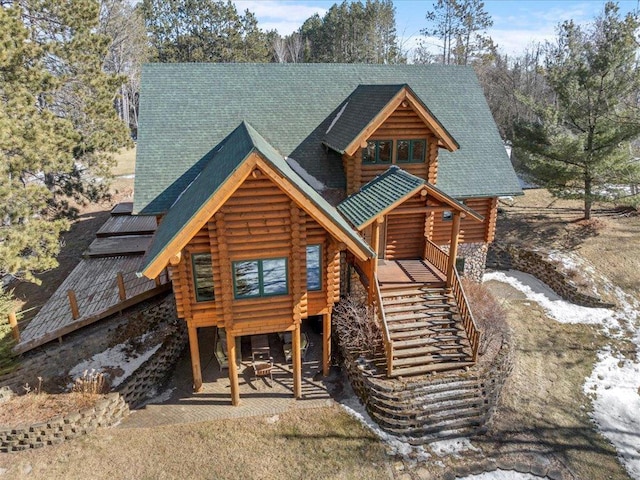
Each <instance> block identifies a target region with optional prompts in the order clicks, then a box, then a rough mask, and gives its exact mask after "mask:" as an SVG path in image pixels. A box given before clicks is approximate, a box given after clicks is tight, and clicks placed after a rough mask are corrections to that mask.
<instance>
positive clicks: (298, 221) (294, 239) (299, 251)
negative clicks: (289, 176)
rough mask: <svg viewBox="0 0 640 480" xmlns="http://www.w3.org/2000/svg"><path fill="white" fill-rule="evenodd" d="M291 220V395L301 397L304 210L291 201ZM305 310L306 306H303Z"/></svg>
mask: <svg viewBox="0 0 640 480" xmlns="http://www.w3.org/2000/svg"><path fill="white" fill-rule="evenodd" d="M289 215H290V220H291V273H290V276H291V293H292V294H293V323H294V325H295V330H294V331H293V332H292V333H293V339H292V345H291V348H292V359H293V395H294V396H295V398H301V397H302V355H301V352H300V324H301V323H302V310H303V305H302V304H303V301H305V302H306V295H305V293H306V279H307V278H306V269H305V268H303V261H302V260H303V259H304V258H306V246H305V245H304V242H303V240H304V239H305V238H306V233H305V231H304V229H305V225H306V219H305V217H304V212H301V211H300V209H299V208H298V206H297V205H296V204H295V203H294V202H291V207H290V211H289ZM305 310H306V306H305Z"/></svg>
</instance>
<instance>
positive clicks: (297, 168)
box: [285, 157, 327, 192]
mask: <svg viewBox="0 0 640 480" xmlns="http://www.w3.org/2000/svg"><path fill="white" fill-rule="evenodd" d="M285 160H286V161H287V163H288V164H289V166H290V167H291V168H292V169H293V171H294V172H296V173H297V174H298V175H300V177H301V178H302V179H303V180H304V181H305V182H307V183H308V184H309V185H310V186H311V188H313V189H314V190H315V191H317V192H321V191H323V190H326V189H327V186H326V185H325V184H324V183H322V182H321V181H320V180H318V179H317V178H316V177H314V176H313V175H311V174H310V173H309V172H307V171H306V170H305V169H304V168H302V166H301V165H300V164H299V163H298V162H296V161H295V160H294V159H293V158H290V157H285Z"/></svg>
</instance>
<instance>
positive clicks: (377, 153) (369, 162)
mask: <svg viewBox="0 0 640 480" xmlns="http://www.w3.org/2000/svg"><path fill="white" fill-rule="evenodd" d="M381 143H389V144H390V145H389V160H388V161H383V160H380V144H381ZM369 144H374V145H375V149H374V151H375V155H374V157H373V160H371V159H366V158H365V156H366V155H367V152H368V151H369ZM362 163H363V164H364V165H392V164H393V140H369V141H368V142H367V146H366V147H364V148H363V149H362Z"/></svg>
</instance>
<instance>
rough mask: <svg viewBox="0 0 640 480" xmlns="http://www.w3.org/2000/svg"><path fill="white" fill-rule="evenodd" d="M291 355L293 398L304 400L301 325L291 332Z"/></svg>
mask: <svg viewBox="0 0 640 480" xmlns="http://www.w3.org/2000/svg"><path fill="white" fill-rule="evenodd" d="M291 333H292V335H291V337H292V338H291V348H292V351H291V354H292V360H293V396H294V397H295V398H302V355H301V354H300V324H299V323H297V324H296V326H295V328H294V330H293V332H291Z"/></svg>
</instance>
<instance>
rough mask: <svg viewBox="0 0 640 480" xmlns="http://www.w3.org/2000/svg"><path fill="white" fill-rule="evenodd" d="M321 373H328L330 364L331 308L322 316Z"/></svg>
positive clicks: (325, 374)
mask: <svg viewBox="0 0 640 480" xmlns="http://www.w3.org/2000/svg"><path fill="white" fill-rule="evenodd" d="M322 344H323V345H322V375H324V376H325V377H326V376H327V375H329V367H330V366H331V310H329V313H326V314H324V315H323V316H322Z"/></svg>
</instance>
